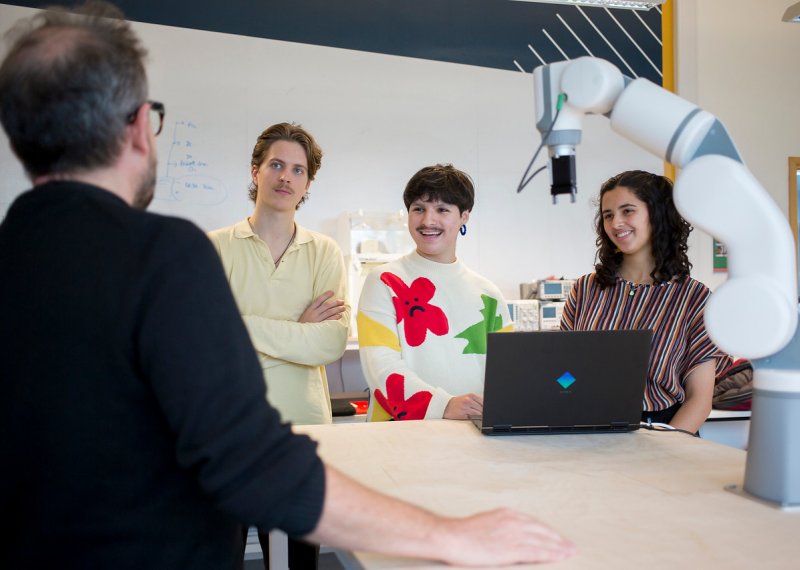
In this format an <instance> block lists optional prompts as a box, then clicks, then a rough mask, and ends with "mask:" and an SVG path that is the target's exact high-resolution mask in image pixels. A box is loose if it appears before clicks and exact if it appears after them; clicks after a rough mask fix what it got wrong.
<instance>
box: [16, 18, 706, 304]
mask: <svg viewBox="0 0 800 570" xmlns="http://www.w3.org/2000/svg"><path fill="white" fill-rule="evenodd" d="M34 12H35V11H34V10H31V9H27V8H19V7H13V6H7V5H1V4H0V31H3V32H4V31H5V29H6V28H7V27H8V26H9V25H10V24H11V23H13V22H14V21H16V20H17V19H18V18H20V17H24V16H27V15H29V14H32V13H34ZM134 27H135V29H136V31H137V32H138V33H139V34H140V35H141V37H142V39H143V41H144V43H145V45H146V46H147V48H148V49H149V51H150V58H149V62H148V74H149V80H150V97H151V98H152V99H155V100H158V101H162V102H163V103H164V104H165V105H166V109H167V114H166V119H165V126H164V131H163V132H162V134H161V135H160V136H159V138H158V154H159V167H158V186H157V191H156V195H155V199H154V200H153V203H152V205H151V207H150V209H151V211H155V212H160V213H164V214H169V215H175V216H180V217H184V218H188V219H190V220H192V221H194V222H195V223H196V224H197V225H198V226H200V227H201V228H202V229H203V230H211V229H215V228H218V227H222V226H226V225H230V224H233V223H235V222H237V221H239V220H241V219H243V218H244V217H245V216H246V215H248V214H249V213H250V211H251V208H252V203H251V202H250V201H249V200H248V198H247V185H248V183H249V161H250V154H251V152H252V148H253V145H254V143H255V140H256V137H257V136H258V134H259V133H260V132H261V131H262V130H263V129H264V128H265V127H267V126H269V125H271V124H273V123H276V122H281V121H294V122H297V123H300V124H302V125H303V126H304V127H306V128H307V129H308V130H309V131H310V132H311V133H313V135H314V136H315V137H316V138H317V140H318V142H319V143H320V145H321V146H322V148H323V151H324V153H325V154H324V157H323V161H322V168H321V170H320V171H319V173H318V175H317V179H316V180H315V181H314V182H313V183H312V185H311V190H310V194H311V197H310V199H309V201H308V202H307V203H306V204H305V205H303V206H302V207H301V209H300V210H299V212H298V216H297V219H298V221H299V223H300V224H302V225H304V226H306V227H308V228H309V229H312V230H316V231H319V232H322V233H324V234H327V235H330V236H331V237H333V238H335V239H337V240H339V241H340V242H341V241H342V236H340V235H338V233H337V231H338V220H339V218H340V216H341V215H342V214H344V213H346V212H351V211H355V210H358V209H363V210H368V211H386V212H391V211H398V210H400V209H402V208H403V202H402V192H403V189H404V187H405V184H406V182H407V181H408V179H409V178H410V177H411V176H412V175H413V174H414V173H415V172H416V171H417V170H418V169H419V168H421V167H423V166H426V165H430V164H435V163H452V164H454V165H455V166H456V167H458V168H460V169H462V170H464V171H465V172H467V173H468V174H470V175H471V176H472V178H473V179H474V181H475V186H476V203H475V207H474V209H473V213H472V215H471V217H470V223H469V225H468V232H467V235H466V236H464V237H463V238H459V239H460V242H459V245H458V251H457V253H458V256H459V258H461V259H462V260H463V261H464V262H465V263H466V264H467V265H468V266H469V267H471V268H472V269H474V270H475V271H477V272H478V273H481V274H483V275H485V276H486V277H488V278H489V279H491V280H492V281H494V282H495V283H497V285H498V286H499V287H500V289H501V291H502V292H503V294H504V295H505V296H506V297H507V298H509V299H514V298H518V297H519V283H520V282H525V281H530V280H532V279H536V278H541V277H545V276H549V275H556V276H562V275H563V276H566V277H576V276H578V275H581V274H583V273H587V272H589V271H591V270H592V266H593V263H594V252H595V246H594V240H595V234H594V230H593V217H594V212H595V205H594V200H595V199H596V195H597V191H598V189H599V186H600V184H601V183H602V182H603V181H604V180H606V179H607V178H609V177H610V176H612V175H614V174H616V173H618V172H620V171H623V170H628V169H633V168H638V169H644V170H650V171H653V172H662V171H663V165H662V162H661V160H659V159H658V158H656V157H655V156H653V155H651V154H649V153H647V152H646V151H644V150H642V149H640V148H638V147H636V146H635V145H633V144H631V143H630V142H628V141H626V140H624V139H622V138H621V137H619V136H618V135H616V134H615V133H613V132H611V130H610V129H609V126H608V122H607V120H606V119H605V118H603V117H588V118H587V120H586V121H585V124H584V127H585V128H584V133H583V141H584V142H583V143H582V144H581V146H580V147H579V150H578V159H577V168H578V189H579V194H578V198H577V201H576V203H574V204H570V203H569V200H568V198H565V197H561V198H560V199H559V200H560V201H559V204H558V205H557V206H553V205H552V203H551V198H550V193H549V180H548V178H547V176H548V175H547V174H546V173H542V174H541V175H539V177H538V178H536V179H534V181H533V182H532V183H531V184H530V185H529V186H528V188H526V190H525V191H524V192H523V193H521V194H516V192H515V191H516V186H517V183H518V182H519V179H520V176H521V175H522V171H523V170H524V168H525V166H526V165H527V163H528V161H529V160H530V158H531V156H532V154H533V151H534V150H535V148H536V146H537V145H538V143H539V140H540V137H539V134H538V132H537V131H536V130H535V127H534V108H533V80H532V77H531V74H530V73H522V72H519V71H504V70H498V69H490V68H483V67H477V66H469V65H462V64H454V63H445V62H438V61H429V60H421V59H415V58H408V57H400V56H392V55H384V54H375V53H366V52H360V51H354V50H346V49H338V48H329V47H320V46H314V45H307V44H299V43H291V42H282V41H276V40H269V39H260V38H252V37H244V36H235V35H228V34H221V33H215V32H205V31H197V30H189V29H183V28H174V27H167V26H158V25H151V24H138V23H137V24H134ZM539 160H540V161H542V160H543V159H542V158H541V157H540V159H539ZM0 173H2V176H0V216H3V215H4V214H5V211H6V209H7V208H8V205H9V204H10V202H11V201H12V200H13V198H14V197H15V196H16V195H18V194H19V193H20V192H22V191H23V190H25V189H27V188H28V187H29V182H28V181H27V180H26V179H25V176H24V174H23V171H22V169H21V167H20V166H19V165H18V163H17V162H16V160H15V159H14V157H13V156H12V154H11V152H10V150H9V147H8V142H7V140H6V139H5V136H4V135H2V140H0ZM700 279H701V280H702V276H701V277H700Z"/></svg>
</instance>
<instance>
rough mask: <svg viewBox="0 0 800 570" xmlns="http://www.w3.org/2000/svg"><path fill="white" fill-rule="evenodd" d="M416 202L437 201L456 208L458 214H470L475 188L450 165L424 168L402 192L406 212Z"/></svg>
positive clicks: (473, 203)
mask: <svg viewBox="0 0 800 570" xmlns="http://www.w3.org/2000/svg"><path fill="white" fill-rule="evenodd" d="M416 200H422V201H423V202H433V201H435V200H439V201H441V202H444V203H445V204H453V205H455V206H457V207H458V211H459V212H460V213H463V212H465V211H467V212H471V211H472V206H474V205H475V186H474V185H473V183H472V178H470V177H469V175H467V174H466V173H464V172H462V171H460V170H458V169H457V168H455V167H454V166H453V165H452V164H436V165H434V166H426V167H425V168H423V169H421V170H419V171H418V172H417V173H416V174H415V175H414V176H412V177H411V180H409V181H408V184H406V189H405V191H404V192H403V203H404V204H405V205H406V210H408V209H409V208H411V204H412V203H413V202H415V201H416Z"/></svg>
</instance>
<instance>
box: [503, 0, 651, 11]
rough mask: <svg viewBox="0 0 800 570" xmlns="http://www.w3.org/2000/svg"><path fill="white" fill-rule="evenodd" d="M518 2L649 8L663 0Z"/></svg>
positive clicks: (521, 0) (548, 0)
mask: <svg viewBox="0 0 800 570" xmlns="http://www.w3.org/2000/svg"><path fill="white" fill-rule="evenodd" d="M516 1H518V2H545V3H548V4H572V5H573V6H593V7H595V8H628V9H631V10H649V9H650V8H653V7H655V6H658V5H659V4H663V3H664V1H665V0H516Z"/></svg>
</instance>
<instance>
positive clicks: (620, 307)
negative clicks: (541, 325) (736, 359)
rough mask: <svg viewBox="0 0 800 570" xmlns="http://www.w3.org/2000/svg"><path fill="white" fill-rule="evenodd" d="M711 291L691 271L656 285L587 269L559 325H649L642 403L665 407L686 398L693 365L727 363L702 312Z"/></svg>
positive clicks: (584, 327)
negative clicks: (609, 282) (611, 279)
mask: <svg viewBox="0 0 800 570" xmlns="http://www.w3.org/2000/svg"><path fill="white" fill-rule="evenodd" d="M710 294H711V291H709V289H708V287H706V286H705V285H703V284H702V283H700V282H699V281H696V280H694V279H692V278H690V277H688V278H686V279H683V280H682V281H674V280H673V281H670V282H667V283H658V284H654V285H634V284H633V283H630V282H628V281H624V280H623V279H617V282H616V283H615V284H614V285H613V286H610V287H602V286H601V285H600V284H599V283H598V282H597V280H596V279H595V274H594V273H590V274H588V275H584V276H583V277H581V278H580V279H578V281H577V282H576V283H575V286H574V287H573V288H572V291H571V292H570V294H569V297H568V298H567V302H566V305H565V307H564V314H563V316H562V318H561V329H562V330H619V329H637V330H640V329H650V330H652V331H653V340H652V344H651V346H650V363H649V369H648V372H647V385H646V388H645V394H644V403H643V408H644V410H647V411H652V410H663V409H666V408H669V407H670V406H673V405H675V404H678V403H682V402H683V401H684V400H685V398H686V392H685V390H684V381H685V379H686V377H687V376H688V375H689V373H690V372H691V371H692V370H694V369H695V368H696V367H697V366H699V365H700V364H702V363H703V362H707V361H709V360H712V359H716V370H717V372H718V373H719V372H720V371H722V370H723V369H724V368H726V367H727V366H729V365H730V363H731V358H730V357H729V356H728V355H726V354H725V353H724V352H722V351H721V350H719V349H718V348H717V347H716V346H715V345H714V343H713V342H711V339H710V338H708V333H706V327H705V323H704V322H703V312H704V310H705V306H706V301H707V300H708V297H709V295H710Z"/></svg>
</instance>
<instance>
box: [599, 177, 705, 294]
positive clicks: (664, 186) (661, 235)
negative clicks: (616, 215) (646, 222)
mask: <svg viewBox="0 0 800 570" xmlns="http://www.w3.org/2000/svg"><path fill="white" fill-rule="evenodd" d="M620 186H623V187H625V188H628V189H629V190H630V191H631V192H633V193H634V195H636V197H637V198H638V199H639V200H641V201H642V202H644V203H645V205H646V206H647V213H648V216H649V218H650V247H651V250H652V254H653V259H654V260H655V267H654V268H653V271H652V272H651V273H650V277H652V278H653V281H654V282H655V283H664V282H667V281H670V280H672V279H679V280H680V279H683V278H685V277H688V276H689V272H690V271H691V269H692V264H691V263H690V262H689V256H688V255H687V253H686V252H687V251H688V250H689V246H688V244H687V240H688V238H689V233H690V232H691V231H692V226H691V225H690V224H689V222H687V221H686V220H685V219H683V217H682V216H681V215H680V213H679V212H678V209H677V208H676V207H675V202H674V200H673V198H672V181H671V180H670V179H669V178H667V177H666V176H659V175H658V174H652V173H650V172H645V171H643V170H629V171H627V172H622V173H620V174H617V175H616V176H612V177H611V178H609V179H608V180H606V181H605V182H604V183H603V185H602V186H601V187H600V196H599V197H598V200H597V202H598V205H597V213H596V215H595V229H596V231H597V240H596V243H597V260H598V263H597V264H596V265H595V273H596V277H597V281H598V282H599V283H600V284H601V285H602V286H604V287H608V286H611V285H613V284H614V283H615V282H616V280H617V277H618V273H619V268H620V265H622V259H623V254H622V253H621V252H620V251H619V250H617V248H616V246H615V245H614V243H613V242H612V241H611V238H609V237H608V235H606V231H605V227H604V225H603V195H604V194H605V193H606V192H610V191H611V190H614V189H615V188H618V187H620Z"/></svg>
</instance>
